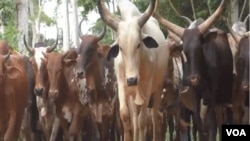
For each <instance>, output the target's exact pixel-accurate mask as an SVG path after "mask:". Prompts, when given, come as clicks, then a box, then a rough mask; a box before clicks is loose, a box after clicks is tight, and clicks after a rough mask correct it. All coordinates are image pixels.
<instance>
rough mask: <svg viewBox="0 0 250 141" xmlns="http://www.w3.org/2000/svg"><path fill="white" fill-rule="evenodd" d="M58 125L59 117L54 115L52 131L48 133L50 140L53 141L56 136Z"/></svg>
mask: <svg viewBox="0 0 250 141" xmlns="http://www.w3.org/2000/svg"><path fill="white" fill-rule="evenodd" d="M59 125H60V119H59V118H58V117H55V119H54V123H53V125H52V132H51V135H50V141H55V140H56V137H57V133H58V130H59Z"/></svg>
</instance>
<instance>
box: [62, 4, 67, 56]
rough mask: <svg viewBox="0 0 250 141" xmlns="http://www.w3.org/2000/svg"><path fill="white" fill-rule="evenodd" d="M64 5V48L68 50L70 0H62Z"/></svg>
mask: <svg viewBox="0 0 250 141" xmlns="http://www.w3.org/2000/svg"><path fill="white" fill-rule="evenodd" d="M62 5H63V22H64V26H63V48H62V50H63V51H64V52H66V51H67V50H68V49H69V15H68V12H69V11H68V0H62Z"/></svg>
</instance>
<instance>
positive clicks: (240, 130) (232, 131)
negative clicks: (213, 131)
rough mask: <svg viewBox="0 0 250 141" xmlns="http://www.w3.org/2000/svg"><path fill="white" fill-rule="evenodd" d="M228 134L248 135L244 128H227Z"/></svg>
mask: <svg viewBox="0 0 250 141" xmlns="http://www.w3.org/2000/svg"><path fill="white" fill-rule="evenodd" d="M226 132H227V135H228V136H231V135H233V136H247V134H246V132H245V130H244V129H226Z"/></svg>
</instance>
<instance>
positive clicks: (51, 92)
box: [49, 89, 58, 99]
mask: <svg viewBox="0 0 250 141" xmlns="http://www.w3.org/2000/svg"><path fill="white" fill-rule="evenodd" d="M49 97H50V98H53V99H55V98H57V97H58V90H51V89H50V90H49Z"/></svg>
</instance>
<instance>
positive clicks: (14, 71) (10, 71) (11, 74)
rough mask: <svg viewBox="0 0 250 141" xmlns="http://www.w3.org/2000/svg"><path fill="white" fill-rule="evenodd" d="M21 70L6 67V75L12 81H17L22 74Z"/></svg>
mask: <svg viewBox="0 0 250 141" xmlns="http://www.w3.org/2000/svg"><path fill="white" fill-rule="evenodd" d="M21 72H22V71H21V70H20V69H18V68H17V67H14V66H6V74H7V77H8V78H10V79H16V78H17V77H18V76H19V75H20V74H21Z"/></svg>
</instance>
